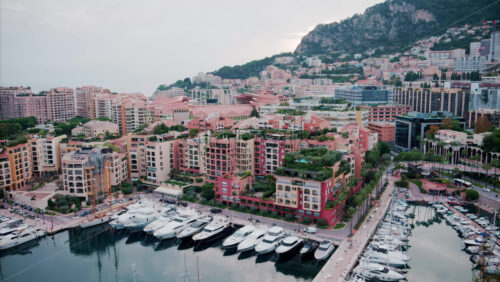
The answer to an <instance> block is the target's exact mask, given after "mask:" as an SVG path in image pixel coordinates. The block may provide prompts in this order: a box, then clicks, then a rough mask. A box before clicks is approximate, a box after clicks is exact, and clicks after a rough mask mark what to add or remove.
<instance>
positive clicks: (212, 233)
mask: <svg viewBox="0 0 500 282" xmlns="http://www.w3.org/2000/svg"><path fill="white" fill-rule="evenodd" d="M231 230H232V227H231V222H230V221H229V219H227V218H225V217H216V218H214V219H213V221H212V222H211V223H210V224H208V225H207V226H205V228H203V230H202V231H201V232H200V233H198V234H196V235H193V241H195V242H203V241H210V240H213V239H216V238H220V237H222V236H223V235H225V234H227V233H228V232H230V231H231Z"/></svg>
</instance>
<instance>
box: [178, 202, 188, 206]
mask: <svg viewBox="0 0 500 282" xmlns="http://www.w3.org/2000/svg"><path fill="white" fill-rule="evenodd" d="M177 204H178V205H181V206H183V207H187V206H188V203H186V202H182V201H179V202H177Z"/></svg>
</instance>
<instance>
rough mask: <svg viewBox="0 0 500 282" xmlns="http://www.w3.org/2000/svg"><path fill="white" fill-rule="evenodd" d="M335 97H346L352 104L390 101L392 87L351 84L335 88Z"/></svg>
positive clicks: (387, 102)
mask: <svg viewBox="0 0 500 282" xmlns="http://www.w3.org/2000/svg"><path fill="white" fill-rule="evenodd" d="M335 98H338V99H346V100H347V101H348V102H349V103H351V104H352V105H354V106H358V105H361V104H389V103H392V102H393V100H394V98H393V93H392V89H389V88H387V87H385V86H375V85H353V86H346V87H342V88H336V89H335Z"/></svg>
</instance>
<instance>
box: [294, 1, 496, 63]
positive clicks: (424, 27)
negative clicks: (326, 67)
mask: <svg viewBox="0 0 500 282" xmlns="http://www.w3.org/2000/svg"><path fill="white" fill-rule="evenodd" d="M498 15H500V1H497V0H439V1H435V0H406V1H404V0H392V1H386V2H384V3H380V4H377V5H375V6H372V7H370V8H368V9H366V11H365V12H364V13H363V14H361V15H358V14H357V15H354V16H353V17H350V18H348V19H345V20H343V21H341V22H340V23H337V22H335V23H330V24H320V25H318V26H316V28H315V29H314V30H312V31H311V32H309V33H308V34H307V35H306V36H305V37H304V38H302V41H301V43H300V44H299V46H297V49H296V50H295V52H296V53H297V54H303V55H311V54H328V53H331V52H339V53H349V54H353V53H363V52H366V51H369V50H372V51H378V52H380V51H382V52H384V53H386V52H391V51H397V50H400V49H403V48H407V47H408V46H409V44H412V43H413V42H415V41H417V40H419V39H421V38H424V37H427V36H431V35H434V34H436V35H437V34H441V33H443V32H445V31H446V29H448V28H449V27H451V26H453V25H463V24H467V23H471V24H476V25H477V24H478V23H479V22H480V21H482V20H492V19H496V18H498Z"/></svg>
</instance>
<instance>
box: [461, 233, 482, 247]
mask: <svg viewBox="0 0 500 282" xmlns="http://www.w3.org/2000/svg"><path fill="white" fill-rule="evenodd" d="M483 241H484V239H483V237H482V236H477V235H476V237H475V238H473V239H467V240H464V244H465V245H466V246H467V247H468V246H481V244H483Z"/></svg>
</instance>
